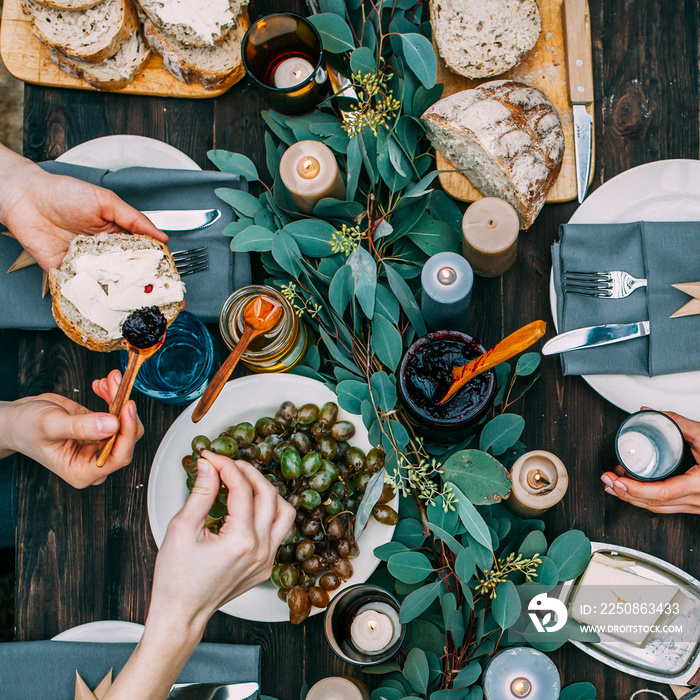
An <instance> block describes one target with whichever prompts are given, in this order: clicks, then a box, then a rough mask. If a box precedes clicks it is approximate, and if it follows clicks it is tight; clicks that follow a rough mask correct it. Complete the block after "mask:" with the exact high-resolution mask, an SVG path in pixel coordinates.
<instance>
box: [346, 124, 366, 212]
mask: <svg viewBox="0 0 700 700" xmlns="http://www.w3.org/2000/svg"><path fill="white" fill-rule="evenodd" d="M360 141H361V140H360V139H358V138H354V139H350V143H349V144H348V158H347V184H346V186H345V196H346V197H347V198H348V199H350V200H352V199H354V198H355V193H356V192H357V183H358V182H359V180H360V174H361V171H362V151H361V150H360Z"/></svg>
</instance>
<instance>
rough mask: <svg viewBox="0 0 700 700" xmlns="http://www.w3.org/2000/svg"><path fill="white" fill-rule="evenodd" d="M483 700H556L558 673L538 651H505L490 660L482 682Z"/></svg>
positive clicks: (558, 686) (518, 649)
mask: <svg viewBox="0 0 700 700" xmlns="http://www.w3.org/2000/svg"><path fill="white" fill-rule="evenodd" d="M481 686H482V689H483V691H484V700H520V699H521V698H529V699H530V700H558V698H559V693H560V691H561V679H560V678H559V671H557V667H556V666H555V665H554V664H553V663H552V661H551V660H550V659H549V658H548V657H547V656H545V655H544V654H543V653H542V652H541V651H537V650H535V649H531V648H530V647H516V648H514V649H505V650H504V651H501V652H499V653H498V654H496V655H495V656H494V657H492V659H491V661H490V662H489V664H488V666H487V667H486V670H485V671H484V676H483V679H482V682H481Z"/></svg>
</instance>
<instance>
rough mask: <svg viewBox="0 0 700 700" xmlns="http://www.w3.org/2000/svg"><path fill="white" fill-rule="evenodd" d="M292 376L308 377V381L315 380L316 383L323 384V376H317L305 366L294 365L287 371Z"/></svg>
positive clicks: (313, 370)
mask: <svg viewBox="0 0 700 700" xmlns="http://www.w3.org/2000/svg"><path fill="white" fill-rule="evenodd" d="M289 371H290V372H291V373H292V374H298V375H299V376H300V377H308V378H309V379H315V380H316V381H317V382H323V381H324V379H323V376H322V375H321V374H319V373H318V372H317V371H316V370H315V369H312V368H311V367H308V366H307V365H295V366H294V367H292V368H291V369H290V370H289Z"/></svg>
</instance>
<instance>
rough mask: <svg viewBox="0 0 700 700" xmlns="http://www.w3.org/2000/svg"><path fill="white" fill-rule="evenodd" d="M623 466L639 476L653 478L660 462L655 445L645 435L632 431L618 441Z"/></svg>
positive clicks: (624, 434)
mask: <svg viewBox="0 0 700 700" xmlns="http://www.w3.org/2000/svg"><path fill="white" fill-rule="evenodd" d="M617 449H618V451H619V453H620V459H621V460H622V466H623V467H625V468H627V469H629V470H630V471H632V472H634V473H635V474H636V475H637V476H643V477H647V476H651V475H652V474H653V472H654V470H655V469H656V465H657V463H658V461H659V453H658V452H657V450H656V446H655V445H654V443H653V442H652V441H651V440H650V439H649V438H648V437H647V436H646V435H644V433H640V432H638V431H636V430H630V431H629V432H627V433H623V434H622V435H620V439H619V440H618V441H617Z"/></svg>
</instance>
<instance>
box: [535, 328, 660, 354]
mask: <svg viewBox="0 0 700 700" xmlns="http://www.w3.org/2000/svg"><path fill="white" fill-rule="evenodd" d="M645 335H649V321H640V322H639V323H606V324H605V325H603V326H589V327H588V328H576V329H575V330H573V331H567V332H566V333H561V334H559V335H557V336H555V337H554V338H552V339H551V340H548V341H547V342H546V343H545V344H544V347H543V348H542V354H543V355H557V354H559V353H560V352H569V351H570V350H582V349H583V348H595V347H599V346H601V345H612V344H613V343H622V342H624V341H625V340H632V338H643V337H644V336H645Z"/></svg>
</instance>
